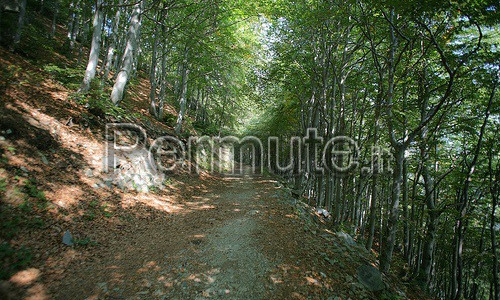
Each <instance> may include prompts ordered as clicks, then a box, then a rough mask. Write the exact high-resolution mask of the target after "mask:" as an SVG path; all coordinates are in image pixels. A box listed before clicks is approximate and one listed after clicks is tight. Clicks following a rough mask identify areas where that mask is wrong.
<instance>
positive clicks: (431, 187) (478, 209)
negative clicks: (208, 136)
mask: <svg viewBox="0 0 500 300" xmlns="http://www.w3.org/2000/svg"><path fill="white" fill-rule="evenodd" d="M497 10H498V6H497V5H496V4H494V3H493V2H488V1H465V2H460V3H455V2H447V1H437V2H432V1H423V2H421V1H382V2H380V1H336V0H330V1H315V0H312V1H293V2H290V1H275V3H274V4H273V6H272V7H271V8H270V11H271V12H270V13H269V16H270V17H269V30H268V38H267V41H268V43H269V44H271V47H270V49H269V51H268V54H267V55H268V57H270V59H271V62H272V64H271V67H270V68H269V69H267V70H265V71H263V73H262V75H261V77H260V81H259V83H260V84H261V85H262V87H263V88H262V90H263V91H265V93H261V96H262V98H264V99H267V104H266V106H265V107H266V112H265V113H264V114H263V115H262V116H261V117H260V118H257V119H255V120H253V121H252V123H251V125H252V127H251V129H250V132H253V133H256V134H258V135H260V136H269V135H278V136H282V137H288V138H289V137H292V136H304V135H305V133H306V130H307V128H317V129H318V131H319V132H321V135H322V136H323V137H325V138H332V137H335V136H348V137H351V138H353V139H355V140H357V142H358V143H359V147H360V149H361V153H360V154H359V157H358V161H360V162H361V166H360V167H359V168H357V170H356V171H353V172H351V173H349V174H348V175H347V176H345V175H344V176H335V174H332V173H330V172H326V173H316V172H308V171H306V172H303V174H302V175H301V176H289V180H290V182H291V183H292V184H294V185H295V188H296V190H297V194H299V195H303V196H305V197H306V198H307V201H309V202H310V203H314V204H315V205H317V206H320V207H324V208H326V209H327V210H328V211H331V212H332V215H333V219H334V220H333V222H334V226H336V227H340V228H347V230H349V231H350V233H352V234H355V235H357V236H358V237H359V238H360V240H363V241H364V242H365V245H366V248H367V249H375V250H376V251H377V252H378V253H379V260H380V268H381V270H382V271H388V270H389V268H390V267H391V266H392V265H393V261H394V259H393V258H394V253H395V252H398V253H401V256H402V257H403V258H404V263H405V269H406V270H407V271H406V276H405V277H406V279H407V280H409V281H411V282H414V283H419V284H420V285H421V286H422V287H424V288H425V289H427V290H429V291H431V292H433V293H435V294H436V295H437V296H439V297H440V298H446V299H463V298H466V299H478V298H487V297H488V296H489V299H498V266H497V264H498V253H497V250H496V234H497V233H498V223H497V221H496V220H497V219H496V218H497V215H496V206H497V198H498V174H499V173H498V172H499V165H498V126H499V122H498V121H499V119H498V113H499V111H498V108H499V105H498V104H499V102H498V96H497V95H496V93H495V92H496V89H497V86H498V75H499V73H498V72H499V68H498V62H499V61H498V52H497V46H498V17H497V16H496V15H495V14H496V13H497ZM372 146H373V147H378V148H372ZM372 149H382V150H383V149H387V152H388V153H390V154H391V156H392V159H391V161H390V167H391V168H390V169H392V172H388V171H387V168H382V165H381V164H382V163H383V161H379V162H378V161H377V159H376V158H377V157H379V156H378V155H377V153H375V155H374V154H373V152H372ZM281 150H282V151H281V152H282V155H283V157H282V159H283V160H284V161H285V162H287V163H288V162H289V161H287V159H288V160H289V154H290V153H289V151H290V150H289V148H288V146H286V145H284V146H283V147H282V148H281ZM382 152H383V151H382ZM302 153H305V151H302ZM380 154H382V153H380ZM373 155H374V157H373ZM316 159H317V160H319V158H314V157H313V158H312V159H311V160H310V163H311V164H315V163H316V162H315V160H316ZM336 159H340V161H338V162H341V161H342V159H344V160H346V159H347V158H336ZM284 164H285V165H286V163H284ZM379 164H380V165H379ZM366 168H369V169H371V170H372V172H368V173H367V172H364V171H366ZM305 169H306V170H312V169H313V168H309V169H307V168H305ZM285 175H286V174H285Z"/></svg>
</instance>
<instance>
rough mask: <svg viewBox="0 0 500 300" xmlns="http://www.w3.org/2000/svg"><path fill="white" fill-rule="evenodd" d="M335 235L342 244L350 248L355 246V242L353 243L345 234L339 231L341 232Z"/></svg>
mask: <svg viewBox="0 0 500 300" xmlns="http://www.w3.org/2000/svg"><path fill="white" fill-rule="evenodd" d="M336 235H337V236H338V237H339V238H341V239H343V240H344V242H345V243H346V244H347V245H350V246H356V242H355V241H354V239H353V238H352V237H351V236H350V235H349V234H347V233H345V232H343V231H341V232H337V233H336Z"/></svg>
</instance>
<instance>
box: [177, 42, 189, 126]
mask: <svg viewBox="0 0 500 300" xmlns="http://www.w3.org/2000/svg"><path fill="white" fill-rule="evenodd" d="M188 52H189V49H188V48H187V46H186V49H185V50H184V62H183V66H182V83H181V84H182V86H181V94H180V97H179V115H178V116H177V122H176V125H175V133H177V134H180V133H181V131H182V121H183V120H184V113H185V112H186V102H187V84H188V76H189V69H188Z"/></svg>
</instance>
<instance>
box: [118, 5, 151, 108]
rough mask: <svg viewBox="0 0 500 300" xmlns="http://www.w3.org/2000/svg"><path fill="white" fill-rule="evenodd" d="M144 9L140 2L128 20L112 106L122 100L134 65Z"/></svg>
mask: <svg viewBox="0 0 500 300" xmlns="http://www.w3.org/2000/svg"><path fill="white" fill-rule="evenodd" d="M143 7H144V1H140V2H138V3H136V4H135V5H134V11H133V12H132V18H131V19H130V27H129V31H128V37H127V46H126V47H125V51H124V53H123V58H122V65H121V70H120V72H119V73H118V76H117V77H116V81H115V84H114V86H113V91H112V92H111V101H112V102H113V104H115V105H118V104H120V101H122V99H123V94H124V92H125V86H126V85H127V82H128V80H129V78H130V74H131V72H132V67H133V63H134V51H135V50H136V47H137V35H138V33H139V29H140V27H141V14H142V10H143Z"/></svg>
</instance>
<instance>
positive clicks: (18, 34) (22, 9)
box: [11, 0, 27, 51]
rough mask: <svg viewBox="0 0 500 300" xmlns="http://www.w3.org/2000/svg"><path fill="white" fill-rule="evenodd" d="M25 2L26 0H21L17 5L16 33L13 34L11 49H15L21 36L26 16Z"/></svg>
mask: <svg viewBox="0 0 500 300" xmlns="http://www.w3.org/2000/svg"><path fill="white" fill-rule="evenodd" d="M26 2H27V0H21V3H20V5H19V17H18V19H17V28H16V33H15V34H14V40H13V43H12V47H11V50H12V51H13V50H16V48H17V47H18V45H19V43H20V42H21V36H22V33H23V28H24V21H25V18H26Z"/></svg>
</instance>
